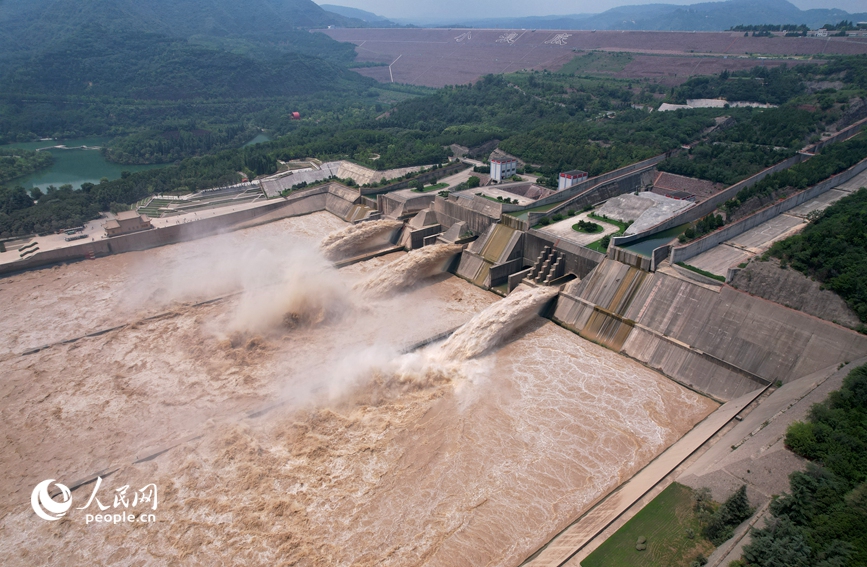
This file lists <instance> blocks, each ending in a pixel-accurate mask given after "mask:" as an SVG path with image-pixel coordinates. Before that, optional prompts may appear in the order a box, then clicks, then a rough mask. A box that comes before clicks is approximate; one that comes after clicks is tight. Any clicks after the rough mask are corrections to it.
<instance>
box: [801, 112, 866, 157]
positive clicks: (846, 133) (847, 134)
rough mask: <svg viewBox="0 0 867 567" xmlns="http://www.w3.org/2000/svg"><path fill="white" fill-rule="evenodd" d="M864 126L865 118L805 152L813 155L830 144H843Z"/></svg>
mask: <svg viewBox="0 0 867 567" xmlns="http://www.w3.org/2000/svg"><path fill="white" fill-rule="evenodd" d="M864 126H867V118H865V119H863V120H859V121H858V122H856V123H854V124H852V125H851V126H849V127H848V128H844V129H843V130H840V131H839V132H837V133H836V134H834V135H833V136H831V137H830V138H826V139H825V140H822V141H821V142H818V143H816V144H814V145H813V146H811V147H809V148H807V151H808V152H810V153H813V154H814V153H816V152H819V151H821V150H822V149H823V148H825V147H826V146H830V145H831V144H836V143H837V142H845V141H846V140H848V139H849V138H853V137H855V136H856V135H858V133H859V132H860V131H861V130H863V129H864Z"/></svg>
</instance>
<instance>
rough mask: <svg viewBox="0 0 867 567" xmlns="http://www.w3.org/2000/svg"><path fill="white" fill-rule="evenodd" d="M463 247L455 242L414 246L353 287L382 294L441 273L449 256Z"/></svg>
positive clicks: (377, 294)
mask: <svg viewBox="0 0 867 567" xmlns="http://www.w3.org/2000/svg"><path fill="white" fill-rule="evenodd" d="M462 250H463V246H460V245H455V244H434V245H433V246H425V247H424V248H419V249H417V250H413V251H412V252H410V253H409V254H407V255H406V256H403V257H401V258H399V259H397V260H395V261H394V262H391V263H390V264H388V265H386V266H383V267H382V268H380V269H379V270H378V271H376V272H375V273H374V274H373V275H371V276H370V277H369V278H367V279H366V280H364V281H362V282H359V283H358V284H356V285H355V286H354V287H355V289H356V290H358V291H361V292H364V293H366V294H368V295H371V296H382V295H385V294H387V293H388V292H390V291H397V290H400V289H405V288H408V287H410V286H412V285H413V284H415V283H416V282H418V281H419V280H422V279H424V278H429V277H431V276H435V275H437V274H440V273H442V272H443V271H444V270H445V267H446V263H447V262H448V260H449V259H450V258H453V257H454V256H456V255H458V254H460V253H461V251H462Z"/></svg>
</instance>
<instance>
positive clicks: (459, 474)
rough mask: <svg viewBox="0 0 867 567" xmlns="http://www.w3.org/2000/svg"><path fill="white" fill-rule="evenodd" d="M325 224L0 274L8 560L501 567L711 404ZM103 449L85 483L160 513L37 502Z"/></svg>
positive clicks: (528, 293)
mask: <svg viewBox="0 0 867 567" xmlns="http://www.w3.org/2000/svg"><path fill="white" fill-rule="evenodd" d="M342 226H346V225H345V223H343V222H342V221H340V220H339V219H336V218H335V217H333V216H331V215H329V214H328V213H317V214H315V215H310V216H307V217H302V218H298V219H287V220H285V221H280V222H278V223H272V224H270V225H265V226H261V227H257V228H254V229H249V230H246V231H242V232H239V233H234V234H231V235H224V236H220V237H214V238H208V239H203V240H200V241H196V242H190V243H184V244H179V245H175V246H169V247H164V248H160V249H155V250H150V251H145V252H138V253H131V254H124V255H120V256H113V257H107V258H102V259H99V260H95V261H92V262H79V263H75V264H70V265H67V266H61V267H56V268H52V269H46V270H40V271H38V272H30V273H26V274H21V275H17V276H13V277H11V278H3V279H0V293H2V294H3V296H4V297H6V298H9V299H10V301H11V302H12V303H11V304H14V305H18V306H20V308H19V309H16V310H3V312H2V313H0V329H2V330H3V333H4V336H8V337H9V338H10V340H9V341H7V343H6V345H4V348H5V350H3V351H0V365H2V367H3V374H4V376H5V377H6V378H5V380H4V381H3V383H2V385H0V388H2V397H0V400H2V402H0V415H2V418H3V422H4V424H6V431H5V433H4V437H3V439H2V444H3V445H2V450H3V454H4V456H5V457H4V459H3V460H2V461H0V472H2V474H0V491H2V496H3V499H2V503H0V560H2V563H3V564H4V565H28V566H29V565H49V564H83V563H87V564H93V565H113V564H136V565H154V566H156V565H166V564H178V565H208V566H211V565H283V564H286V565H311V566H314V565H315V566H319V565H401V566H403V565H517V564H519V563H520V561H521V560H522V559H524V558H525V557H526V556H527V555H529V554H530V553H532V552H533V551H535V549H537V548H538V547H539V546H540V545H542V544H544V543H545V542H546V541H547V540H548V539H549V538H550V537H551V536H552V535H553V534H555V533H556V532H557V531H559V530H560V529H562V528H563V527H565V526H566V525H567V524H568V523H569V522H570V521H572V520H573V519H574V518H576V517H577V516H578V515H580V514H581V513H582V511H584V510H586V509H587V507H588V506H590V505H591V504H592V502H593V501H595V500H596V499H598V498H599V497H600V496H602V495H603V494H605V493H606V492H607V491H610V490H611V489H613V488H614V487H616V486H617V485H618V484H619V483H620V482H621V481H622V480H625V479H626V478H628V477H629V476H630V475H631V474H633V473H634V472H635V471H636V470H638V469H639V468H641V467H642V466H644V465H645V464H646V463H647V462H648V461H649V460H650V459H652V458H653V457H654V456H655V455H657V454H658V453H659V452H660V451H662V450H663V449H664V448H665V447H666V446H668V445H669V444H671V443H672V442H673V441H674V440H676V439H677V438H678V437H680V436H681V435H682V434H683V433H685V432H686V431H688V430H689V429H690V428H691V427H692V425H693V424H694V423H696V422H697V421H698V420H700V419H702V418H703V417H704V416H705V415H707V414H708V413H710V412H711V411H712V410H713V409H714V408H715V407H716V404H714V403H713V402H711V401H710V400H708V399H706V398H703V397H701V396H699V395H697V394H695V393H693V392H691V391H689V390H687V389H685V388H682V387H680V386H679V385H677V384H675V383H673V382H671V381H669V380H667V379H666V378H664V377H662V376H660V375H659V374H656V373H654V372H652V371H650V370H648V369H646V368H644V367H642V366H640V365H639V364H637V363H635V362H633V361H631V360H628V359H625V358H623V357H620V356H618V355H617V354H615V353H613V352H611V351H608V350H606V349H604V348H602V347H599V346H597V345H594V344H592V343H589V342H587V341H584V340H583V339H581V338H579V337H577V336H576V335H574V334H572V333H570V332H568V331H566V330H564V329H562V328H560V327H558V326H556V325H554V324H552V323H550V322H548V321H547V320H545V319H541V318H539V317H536V315H535V314H536V313H537V312H538V311H539V309H541V308H542V307H543V306H544V305H545V304H546V303H547V302H548V301H549V300H550V299H551V296H552V293H551V292H550V291H548V290H534V289H526V290H523V289H522V290H518V291H516V292H513V294H512V295H510V296H509V297H508V298H507V299H505V300H500V299H498V298H497V297H496V296H494V295H492V294H490V293H488V292H484V291H482V290H480V289H478V288H476V287H474V286H472V285H471V284H469V283H467V282H465V281H463V280H460V279H457V278H454V277H446V276H442V275H440V276H437V277H432V278H430V279H428V280H426V281H425V282H424V283H425V285H412V284H409V283H408V282H411V281H412V280H414V279H416V278H415V277H413V275H412V274H415V275H416V276H417V277H421V276H424V277H428V276H433V275H436V272H437V271H438V269H439V266H440V265H441V264H442V262H443V260H445V259H446V258H445V257H446V256H447V254H446V252H448V255H451V254H453V253H454V251H453V250H451V249H446V248H442V249H439V250H429V251H426V252H425V254H418V253H411V254H397V255H393V256H390V257H384V258H377V259H374V260H370V261H368V262H363V263H361V264H357V265H355V266H352V267H350V268H345V269H343V270H339V271H338V270H336V269H334V268H333V267H332V266H330V264H329V263H328V262H326V261H325V260H323V259H322V257H321V256H319V252H318V246H317V242H318V241H319V240H320V239H321V238H322V237H323V236H325V235H326V234H328V233H330V232H332V231H334V230H336V229H339V228H340V227H342ZM332 240H333V239H332ZM431 257H433V258H435V260H434V259H431ZM413 266H414V268H413ZM391 274H397V275H396V276H395V277H394V278H393V279H390V275H391ZM420 283H421V282H420ZM371 290H373V291H375V292H376V293H370V291H371ZM217 296H220V297H224V299H222V300H221V301H217V302H211V303H206V304H198V303H197V302H199V301H202V300H205V299H209V298H214V297H217ZM305 306H306V307H310V306H313V307H312V309H307V310H305V308H306V307H305ZM148 317H152V318H148ZM117 325H125V326H122V327H121V328H118V329H116V330H113V331H110V332H108V333H105V334H101V335H98V336H93V337H88V338H85V339H82V340H79V341H76V342H69V343H65V344H57V345H55V346H50V347H49V348H46V349H44V350H41V351H39V352H36V353H34V354H27V355H25V354H22V353H23V352H24V351H26V350H27V349H30V348H33V347H34V346H40V345H46V344H52V343H56V342H58V341H62V340H64V339H68V338H71V337H76V336H82V335H85V334H88V333H92V332H93V331H96V330H99V329H102V328H106V327H111V326H117ZM455 327H460V329H459V330H458V331H457V332H455V333H454V334H452V336H451V337H450V338H449V339H447V340H445V341H442V342H439V343H434V344H429V345H427V346H425V347H423V348H420V349H415V350H412V351H411V352H407V350H408V347H410V346H411V345H413V344H417V343H419V342H420V341H423V340H424V339H427V338H429V337H433V336H436V335H438V334H441V333H443V332H444V331H447V330H449V329H454V328H455ZM166 449H169V450H168V451H166V452H165V453H161V454H160V455H159V456H158V457H156V458H153V459H148V460H144V461H142V462H138V463H137V464H133V463H134V462H135V461H139V460H140V459H142V458H144V457H148V456H151V455H154V454H156V453H159V452H160V451H163V450H166ZM114 468H117V469H118V470H117V471H116V472H115V473H113V474H111V476H108V477H107V478H105V480H104V482H103V483H102V485H101V488H100V492H99V499H100V500H101V502H102V503H103V504H106V505H108V506H110V507H111V505H112V503H113V495H115V494H117V490H118V489H122V487H123V486H128V487H130V493H132V491H133V490H136V489H138V488H140V487H143V486H145V485H148V484H150V483H153V484H154V485H156V487H157V488H158V490H159V491H160V492H159V494H160V499H159V507H158V509H157V510H155V511H154V512H153V513H154V515H155V517H156V522H155V523H149V524H142V523H139V522H132V523H125V522H121V523H119V524H117V525H114V524H105V523H99V524H97V523H91V524H90V525H87V524H86V514H87V513H91V512H93V510H92V509H89V510H77V508H78V507H80V506H84V505H85V504H86V502H87V499H88V497H89V496H90V493H91V491H92V488H93V485H88V486H85V487H82V488H80V489H78V490H74V491H73V492H72V501H73V504H74V506H73V509H72V510H71V511H70V512H69V513H68V514H67V515H66V517H65V518H64V519H62V520H60V521H57V522H48V521H44V520H41V519H39V518H37V517H36V516H35V514H34V513H33V511H32V510H31V507H30V491H31V490H33V487H34V486H36V484H37V483H39V482H40V481H42V480H45V479H56V482H60V483H66V484H70V485H71V484H72V483H73V481H75V480H76V479H80V478H85V477H87V476H88V475H89V474H93V473H96V472H98V471H103V470H106V469H107V470H112V469H114ZM94 506H95V504H94Z"/></svg>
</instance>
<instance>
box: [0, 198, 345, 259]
mask: <svg viewBox="0 0 867 567" xmlns="http://www.w3.org/2000/svg"><path fill="white" fill-rule="evenodd" d="M344 194H345V193H344V192H343V191H342V190H341V189H340V188H334V189H332V188H331V187H330V186H328V185H325V186H322V187H315V188H313V189H310V190H309V191H304V192H303V193H300V192H299V193H296V194H295V195H292V196H290V197H289V198H288V199H277V200H274V202H269V203H268V204H267V205H263V206H261V207H256V208H253V209H243V210H240V211H234V212H231V213H226V214H224V215H220V216H217V217H209V218H205V219H200V220H197V221H195V222H189V223H184V224H177V225H171V226H167V227H164V228H155V229H152V230H146V231H142V232H136V233H133V234H126V235H123V236H115V237H113V238H105V239H101V240H98V241H95V242H84V243H82V244H76V245H73V246H66V247H64V248H58V249H55V250H45V251H42V252H37V253H36V254H34V255H33V256H30V257H29V258H27V259H26V260H21V261H18V262H12V263H9V264H0V274H7V273H11V272H17V271H21V270H29V269H32V268H37V267H40V266H46V265H49V264H55V263H57V262H70V261H75V260H81V259H84V258H88V257H90V256H92V255H95V256H106V255H108V254H119V253H123V252H131V251H135V250H147V249H148V248H155V247H157V246H164V245H167V244H175V243H177V242H185V241H188V240H196V239H198V238H204V237H206V236H212V235H214V234H218V233H220V232H226V231H232V230H240V229H243V228H249V227H251V226H256V225H259V224H264V223H268V222H273V221H276V220H279V219H283V218H289V217H294V216H301V215H306V214H309V213H314V212H318V211H324V210H326V206H327V204H326V201H327V199H328V198H332V199H335V200H333V201H332V204H337V203H345V201H344V200H343V199H342V197H340V195H344ZM355 196H356V198H357V197H358V194H357V193H356V194H355ZM350 206H351V204H350Z"/></svg>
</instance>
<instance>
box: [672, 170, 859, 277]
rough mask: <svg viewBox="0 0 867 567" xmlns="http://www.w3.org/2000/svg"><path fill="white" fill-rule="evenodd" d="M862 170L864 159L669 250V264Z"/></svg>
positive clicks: (708, 247)
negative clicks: (785, 197) (842, 170)
mask: <svg viewBox="0 0 867 567" xmlns="http://www.w3.org/2000/svg"><path fill="white" fill-rule="evenodd" d="M865 169H867V159H864V160H861V161H860V162H858V163H857V164H855V165H854V166H852V167H851V168H849V169H847V170H846V171H844V172H842V173H839V174H837V175H835V176H833V177H831V178H829V179H826V180H825V181H822V182H821V183H818V184H816V185H814V186H812V187H809V188H808V189H805V190H804V191H801V192H800V193H797V194H795V195H792V196H791V197H789V198H787V199H784V200H782V201H780V202H778V203H775V204H773V205H771V206H769V207H766V208H764V209H762V210H760V211H758V212H757V213H755V214H753V215H750V216H748V217H747V218H745V219H741V220H739V221H737V222H734V223H732V224H730V225H727V226H724V227H723V228H720V229H718V230H716V231H714V232H712V233H710V234H707V235H705V236H703V237H701V238H699V239H696V240H694V241H693V242H690V243H689V244H685V245H683V246H675V247H674V248H673V249H672V251H671V263H672V264H676V263H678V262H686V261H687V260H689V259H690V258H692V257H694V256H698V255H699V254H701V253H702V252H706V251H708V250H710V249H711V248H714V247H715V246H718V245H719V244H722V243H723V242H725V241H726V240H729V239H731V238H734V237H735V236H738V235H740V234H743V233H744V232H746V231H748V230H751V229H753V228H755V227H757V226H759V225H760V224H762V223H764V222H767V221H769V220H771V219H773V218H775V217H777V216H779V215H781V214H782V213H784V212H786V211H789V210H791V209H794V208H795V207H797V206H799V205H802V204H804V203H806V202H807V201H810V200H812V199H815V198H816V197H818V196H819V195H821V194H823V193H827V192H828V191H830V190H831V189H833V188H834V187H836V186H838V185H841V184H843V183H846V182H847V181H849V180H850V179H852V178H853V177H855V176H856V175H858V174H859V173H861V172H862V171H864V170H865Z"/></svg>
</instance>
